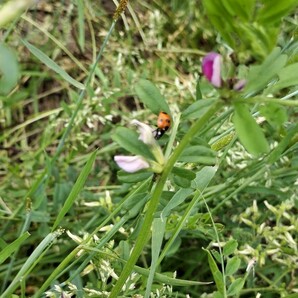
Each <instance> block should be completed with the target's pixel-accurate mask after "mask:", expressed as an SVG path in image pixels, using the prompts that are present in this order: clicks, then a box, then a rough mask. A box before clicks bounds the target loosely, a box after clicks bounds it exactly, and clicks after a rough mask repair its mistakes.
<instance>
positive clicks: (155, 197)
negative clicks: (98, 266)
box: [110, 102, 221, 298]
mask: <svg viewBox="0 0 298 298" xmlns="http://www.w3.org/2000/svg"><path fill="white" fill-rule="evenodd" d="M220 107H221V103H220V102H216V103H214V104H213V105H212V106H211V107H210V108H209V110H208V111H207V112H206V113H205V114H204V115H203V116H202V117H201V118H200V119H198V120H197V121H196V122H195V123H194V124H193V126H192V127H191V128H190V130H189V131H188V132H187V133H186V134H185V136H184V137H183V139H182V140H181V142H180V143H179V145H178V146H177V148H176V149H175V150H174V152H173V154H172V155H171V157H170V158H169V160H168V162H167V163H166V165H165V168H164V171H163V172H162V174H161V176H160V178H159V180H158V181H157V184H156V187H155V189H154V190H153V194H152V198H151V199H150V201H149V205H148V209H147V212H146V215H145V219H144V223H143V226H142V229H141V233H140V234H139V236H138V238H137V241H136V244H135V247H134V249H133V251H132V254H131V256H130V258H129V259H128V261H127V263H126V265H125V266H124V268H123V271H122V273H121V275H120V277H119V279H118V281H117V282H116V284H115V286H114V288H113V290H112V292H111V294H110V298H117V297H118V294H119V293H120V291H121V289H122V287H123V285H124V283H125V281H126V280H127V278H128V277H129V275H130V274H131V272H132V271H133V268H134V265H135V264H136V262H137V260H138V258H139V256H140V255H141V253H142V250H143V248H144V246H145V245H146V243H147V241H148V239H149V238H150V230H151V225H152V222H153V218H154V213H155V211H156V208H157V206H158V202H159V198H160V196H161V194H162V191H163V187H164V185H165V182H166V181H167V178H168V176H169V174H170V172H171V170H172V168H173V166H174V164H175V163H176V161H177V159H178V157H179V156H180V154H181V153H182V152H183V150H184V149H185V147H186V146H187V145H188V144H189V142H190V141H191V139H192V138H193V136H194V135H196V134H197V132H198V131H199V130H200V129H202V127H203V126H204V125H205V124H206V123H207V121H208V120H209V119H210V118H211V117H212V116H213V115H214V114H215V113H216V112H217V110H218V109H219V108H220Z"/></svg>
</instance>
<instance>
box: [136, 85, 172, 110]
mask: <svg viewBox="0 0 298 298" xmlns="http://www.w3.org/2000/svg"><path fill="white" fill-rule="evenodd" d="M135 91H136V93H137V95H138V97H139V98H140V100H141V101H142V102H143V103H144V104H145V106H147V107H148V108H149V109H150V110H151V111H152V112H153V113H154V114H159V112H162V111H163V112H166V113H168V114H170V109H169V106H168V104H167V103H166V101H165V98H164V97H163V96H162V95H161V93H160V91H159V90H158V88H157V87H156V86H155V85H154V84H153V83H152V82H150V81H148V80H144V79H142V80H139V81H138V83H137V84H136V86H135Z"/></svg>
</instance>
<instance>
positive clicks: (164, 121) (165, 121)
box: [154, 112, 171, 140]
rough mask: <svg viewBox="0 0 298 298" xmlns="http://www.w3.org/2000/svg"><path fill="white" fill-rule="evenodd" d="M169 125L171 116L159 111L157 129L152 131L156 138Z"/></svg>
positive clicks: (159, 136) (158, 137) (160, 135)
mask: <svg viewBox="0 0 298 298" xmlns="http://www.w3.org/2000/svg"><path fill="white" fill-rule="evenodd" d="M170 126H171V117H170V115H169V114H168V113H166V112H160V113H159V115H158V119H157V129H156V130H155V131H154V133H155V134H154V137H155V139H156V140H158V139H160V138H161V137H162V136H163V135H164V133H165V132H166V131H167V130H168V129H169V128H170Z"/></svg>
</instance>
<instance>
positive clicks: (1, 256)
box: [0, 232, 30, 264]
mask: <svg viewBox="0 0 298 298" xmlns="http://www.w3.org/2000/svg"><path fill="white" fill-rule="evenodd" d="M29 236H30V234H29V232H25V233H24V234H23V235H21V236H20V237H18V238H17V239H16V240H14V241H13V242H12V243H10V244H8V245H7V246H5V247H4V248H3V249H1V252H0V264H2V263H3V262H4V261H5V260H6V259H7V258H9V257H10V256H12V254H13V253H14V252H15V251H16V250H17V249H19V247H20V246H21V244H22V243H23V242H24V241H25V240H26V239H27V238H28V237H29Z"/></svg>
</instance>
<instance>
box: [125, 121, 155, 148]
mask: <svg viewBox="0 0 298 298" xmlns="http://www.w3.org/2000/svg"><path fill="white" fill-rule="evenodd" d="M130 123H131V124H132V125H135V126H136V127H137V128H138V130H139V133H140V136H139V140H141V141H142V142H143V143H145V144H146V145H149V146H152V145H154V143H156V141H155V139H154V137H153V133H152V128H151V127H150V126H149V125H147V124H145V123H142V122H140V121H138V120H136V119H133V120H132V121H131V122H130Z"/></svg>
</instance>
